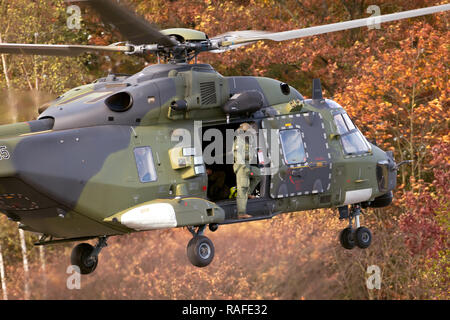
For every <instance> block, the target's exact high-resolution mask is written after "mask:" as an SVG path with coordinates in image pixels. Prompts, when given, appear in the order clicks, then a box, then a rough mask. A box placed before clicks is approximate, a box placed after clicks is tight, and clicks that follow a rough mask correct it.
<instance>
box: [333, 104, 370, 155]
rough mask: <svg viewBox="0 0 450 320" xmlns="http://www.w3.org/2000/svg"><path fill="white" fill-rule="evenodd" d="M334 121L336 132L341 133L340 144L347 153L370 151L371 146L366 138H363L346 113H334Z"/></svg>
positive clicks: (355, 153)
mask: <svg viewBox="0 0 450 320" xmlns="http://www.w3.org/2000/svg"><path fill="white" fill-rule="evenodd" d="M334 123H335V124H336V128H337V131H338V133H339V134H340V135H341V142H342V146H343V148H344V152H345V153H346V154H347V155H357V154H363V153H368V152H370V150H371V148H370V145H369V143H368V142H367V140H366V138H364V136H363V135H362V134H361V132H360V131H359V130H358V128H356V126H355V125H354V124H353V122H352V121H351V120H350V117H349V116H348V115H347V114H346V113H339V114H336V115H335V116H334Z"/></svg>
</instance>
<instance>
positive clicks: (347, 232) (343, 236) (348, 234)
mask: <svg viewBox="0 0 450 320" xmlns="http://www.w3.org/2000/svg"><path fill="white" fill-rule="evenodd" d="M339 241H340V242H341V245H342V246H343V247H344V248H345V249H347V250H351V249H353V248H354V247H355V240H354V238H353V230H352V228H350V227H347V228H345V229H344V230H342V231H341V233H340V235H339Z"/></svg>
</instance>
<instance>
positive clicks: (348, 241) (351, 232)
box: [339, 204, 372, 250]
mask: <svg viewBox="0 0 450 320" xmlns="http://www.w3.org/2000/svg"><path fill="white" fill-rule="evenodd" d="M360 215H361V206H360V205H359V204H354V205H352V206H351V209H350V213H349V215H348V222H349V224H348V227H347V228H345V229H344V230H342V231H341V234H340V235H339V241H340V242H341V245H342V246H343V247H344V248H345V249H348V250H351V249H353V248H354V247H355V245H356V246H358V247H359V248H361V249H366V248H368V247H369V246H370V244H371V243H372V233H371V232H370V230H369V229H368V228H366V227H361V226H360V223H359V216H360ZM353 219H355V227H356V229H354V228H353Z"/></svg>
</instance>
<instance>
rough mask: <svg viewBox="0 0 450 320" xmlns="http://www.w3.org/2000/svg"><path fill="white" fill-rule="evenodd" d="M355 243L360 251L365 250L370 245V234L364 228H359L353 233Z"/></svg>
mask: <svg viewBox="0 0 450 320" xmlns="http://www.w3.org/2000/svg"><path fill="white" fill-rule="evenodd" d="M355 242H356V245H357V246H358V247H360V248H361V249H366V248H368V247H369V246H370V244H371V243H372V233H371V232H370V230H369V229H367V228H366V227H359V228H358V229H356V232H355Z"/></svg>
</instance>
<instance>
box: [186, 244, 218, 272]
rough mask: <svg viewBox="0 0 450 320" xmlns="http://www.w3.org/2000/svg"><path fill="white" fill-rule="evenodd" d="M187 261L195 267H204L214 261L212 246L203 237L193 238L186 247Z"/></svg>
mask: <svg viewBox="0 0 450 320" xmlns="http://www.w3.org/2000/svg"><path fill="white" fill-rule="evenodd" d="M187 256H188V258H189V261H190V262H191V263H192V264H193V265H194V266H196V267H200V268H203V267H206V266H207V265H209V264H210V263H211V262H212V260H213V259H214V245H213V243H212V241H211V240H209V239H208V238H207V237H205V236H195V237H194V238H192V239H191V241H189V243H188V246H187Z"/></svg>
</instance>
